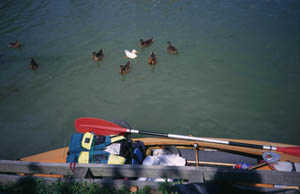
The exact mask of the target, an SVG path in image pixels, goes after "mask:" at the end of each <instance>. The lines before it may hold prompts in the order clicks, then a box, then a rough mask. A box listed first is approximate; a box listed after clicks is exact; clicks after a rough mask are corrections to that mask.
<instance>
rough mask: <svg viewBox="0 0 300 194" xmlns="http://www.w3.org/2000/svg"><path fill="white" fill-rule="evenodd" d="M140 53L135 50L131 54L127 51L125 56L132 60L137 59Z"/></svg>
mask: <svg viewBox="0 0 300 194" xmlns="http://www.w3.org/2000/svg"><path fill="white" fill-rule="evenodd" d="M138 53H139V52H138V51H137V50H135V49H133V50H132V51H131V52H130V51H129V50H127V49H125V55H126V57H127V58H130V59H135V58H137V54H138Z"/></svg>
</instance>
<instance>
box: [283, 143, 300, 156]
mask: <svg viewBox="0 0 300 194" xmlns="http://www.w3.org/2000/svg"><path fill="white" fill-rule="evenodd" d="M277 151H278V152H283V153H286V154H289V155H294V156H299V157H300V146H295V147H277Z"/></svg>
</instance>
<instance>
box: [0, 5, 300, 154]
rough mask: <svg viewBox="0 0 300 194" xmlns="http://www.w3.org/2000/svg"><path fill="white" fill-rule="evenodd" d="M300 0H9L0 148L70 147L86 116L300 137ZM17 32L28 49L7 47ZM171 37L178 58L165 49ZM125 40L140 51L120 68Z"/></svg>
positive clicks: (3, 13)
mask: <svg viewBox="0 0 300 194" xmlns="http://www.w3.org/2000/svg"><path fill="white" fill-rule="evenodd" d="M299 4H300V3H299V2H297V1H283V0H277V1H268V0H264V1H261V0H254V1H249V2H244V1H232V0H226V1H196V0H185V1H182V0H168V1H159V0H153V1H149V0H144V1H140V0H139V1H136V0H128V1H123V0H122V1H121V0H116V1H109V0H105V1H93V0H89V1H58V0H57V1H49V0H43V1H26V2H16V1H9V0H3V1H1V2H0V19H1V23H0V43H1V44H0V129H1V131H0V133H1V135H0V138H1V146H2V149H1V151H0V158H5V159H15V158H17V157H21V156H25V155H28V154H32V153H37V152H41V151H46V150H49V149H52V148H57V147H61V146H65V145H67V144H68V141H69V138H70V136H71V134H72V133H74V132H75V129H74V124H73V123H74V120H75V119H76V118H78V117H83V116H85V117H86V116H88V117H99V118H103V119H107V120H112V119H120V120H125V121H127V122H129V123H130V124H131V125H132V126H133V127H135V128H139V129H148V130H153V131H159V132H172V133H178V134H185V135H186V134H193V135H195V136H208V137H229V138H243V139H259V140H269V141H277V142H285V143H293V144H299V143H298V142H300V137H299V135H298V131H299V122H298V117H299V110H300V109H299V100H298V99H300V92H299V84H300V82H299V81H300V78H299V73H300V69H299V68H300V62H299V61H300V60H299V52H300V51H299V45H300V42H299V33H300V32H299V29H300V22H299V21H300V11H299V10H300V5H299ZM151 37H154V38H155V42H154V44H153V45H151V46H150V47H147V48H144V49H140V48H138V41H139V39H141V38H142V39H148V38H151ZM15 40H20V41H21V43H22V47H21V48H19V49H12V48H8V47H7V43H9V42H13V41H15ZM167 41H171V42H172V44H174V46H176V48H178V50H179V55H178V56H176V55H174V56H173V55H169V54H168V53H167V50H166V48H167ZM101 48H104V50H105V55H104V58H103V60H101V61H100V62H94V61H93V60H92V59H91V54H92V52H93V51H95V50H99V49H101ZM125 49H128V50H132V49H137V50H138V51H139V56H138V58H137V59H134V60H132V61H131V64H132V66H131V71H130V72H129V73H128V74H126V75H125V76H121V75H120V69H119V68H120V65H123V64H124V63H126V62H127V59H125V58H124V56H125V55H124V50H125ZM152 51H154V52H155V54H156V57H157V60H158V63H157V64H156V65H155V66H153V67H151V66H150V65H148V64H147V59H148V56H149V55H150V53H151V52H152ZM31 57H33V58H34V59H35V61H36V62H37V64H38V65H39V69H38V70H37V71H36V72H33V71H31V70H30V69H29V59H30V58H31ZM7 150H11V152H8V151H7Z"/></svg>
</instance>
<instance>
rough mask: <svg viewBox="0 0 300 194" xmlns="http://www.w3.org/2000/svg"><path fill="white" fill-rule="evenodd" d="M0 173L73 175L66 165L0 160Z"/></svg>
mask: <svg viewBox="0 0 300 194" xmlns="http://www.w3.org/2000/svg"><path fill="white" fill-rule="evenodd" d="M0 172H4V173H25V174H61V175H71V174H73V171H72V170H71V169H70V167H69V164H68V163H40V162H24V161H11V160H0Z"/></svg>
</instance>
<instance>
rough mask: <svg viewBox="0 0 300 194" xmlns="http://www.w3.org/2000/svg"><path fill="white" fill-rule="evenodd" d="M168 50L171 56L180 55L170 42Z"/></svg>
mask: <svg viewBox="0 0 300 194" xmlns="http://www.w3.org/2000/svg"><path fill="white" fill-rule="evenodd" d="M167 50H168V53H170V54H178V51H177V48H175V47H174V46H172V45H171V42H170V41H168V47H167Z"/></svg>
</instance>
